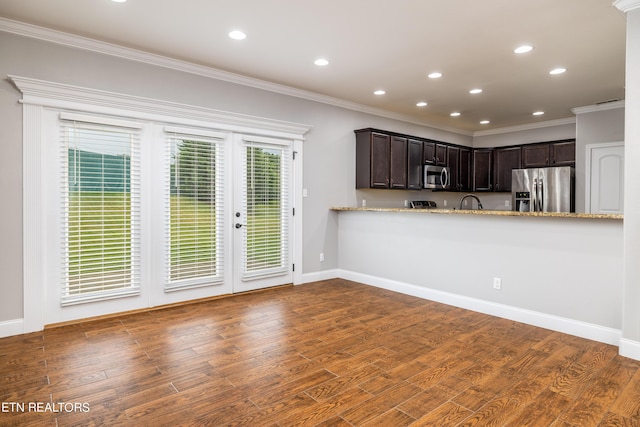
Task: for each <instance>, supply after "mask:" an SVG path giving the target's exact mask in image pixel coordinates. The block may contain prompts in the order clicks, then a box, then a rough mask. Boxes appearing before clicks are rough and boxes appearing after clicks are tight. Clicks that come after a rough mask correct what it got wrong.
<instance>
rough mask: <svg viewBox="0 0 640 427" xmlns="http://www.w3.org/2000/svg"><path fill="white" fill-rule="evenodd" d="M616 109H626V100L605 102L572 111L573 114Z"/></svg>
mask: <svg viewBox="0 0 640 427" xmlns="http://www.w3.org/2000/svg"><path fill="white" fill-rule="evenodd" d="M616 108H624V99H623V100H622V101H612V102H604V103H602V104H593V105H585V106H584V107H575V108H572V109H571V112H572V113H573V114H576V115H578V114H584V113H594V112H596V111H606V110H614V109H616Z"/></svg>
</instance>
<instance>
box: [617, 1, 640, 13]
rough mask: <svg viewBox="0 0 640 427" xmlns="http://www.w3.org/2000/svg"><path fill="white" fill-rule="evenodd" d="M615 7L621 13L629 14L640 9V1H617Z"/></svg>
mask: <svg viewBox="0 0 640 427" xmlns="http://www.w3.org/2000/svg"><path fill="white" fill-rule="evenodd" d="M613 5H614V6H615V7H617V8H618V10H620V11H621V12H624V13H627V12H630V11H632V10H635V9H640V0H616V1H614V2H613Z"/></svg>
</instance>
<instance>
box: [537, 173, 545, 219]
mask: <svg viewBox="0 0 640 427" xmlns="http://www.w3.org/2000/svg"><path fill="white" fill-rule="evenodd" d="M538 203H539V205H540V212H544V180H542V179H541V180H540V194H539V195H538Z"/></svg>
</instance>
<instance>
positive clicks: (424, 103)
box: [416, 101, 427, 107]
mask: <svg viewBox="0 0 640 427" xmlns="http://www.w3.org/2000/svg"><path fill="white" fill-rule="evenodd" d="M426 106H427V103H426V102H424V101H420V102H418V103H417V104H416V107H426Z"/></svg>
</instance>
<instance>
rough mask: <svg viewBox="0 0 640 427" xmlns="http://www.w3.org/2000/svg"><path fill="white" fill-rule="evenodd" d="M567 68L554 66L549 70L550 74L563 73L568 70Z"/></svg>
mask: <svg viewBox="0 0 640 427" xmlns="http://www.w3.org/2000/svg"><path fill="white" fill-rule="evenodd" d="M566 71H567V69H566V68H562V67H560V68H554V69H553V70H551V71H549V74H562V73H564V72H566Z"/></svg>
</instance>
